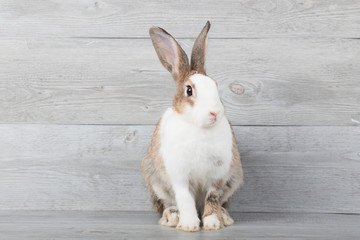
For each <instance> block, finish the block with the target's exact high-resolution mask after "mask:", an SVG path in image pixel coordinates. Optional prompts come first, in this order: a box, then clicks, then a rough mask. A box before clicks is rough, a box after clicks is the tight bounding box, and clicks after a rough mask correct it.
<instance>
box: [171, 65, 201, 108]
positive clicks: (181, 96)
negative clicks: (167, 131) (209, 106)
mask: <svg viewBox="0 0 360 240" xmlns="http://www.w3.org/2000/svg"><path fill="white" fill-rule="evenodd" d="M193 74H195V71H190V72H189V73H188V74H187V75H186V76H185V78H184V79H181V80H180V81H178V82H177V84H176V86H177V90H176V94H175V97H174V100H173V109H174V111H176V112H177V113H179V114H181V113H182V112H183V111H184V109H185V108H186V106H191V107H192V106H194V100H193V98H191V97H187V96H186V95H185V90H186V86H187V85H190V86H191V87H192V89H193V96H194V97H196V87H195V85H194V83H193V82H192V81H191V80H190V77H191V76H192V75H193Z"/></svg>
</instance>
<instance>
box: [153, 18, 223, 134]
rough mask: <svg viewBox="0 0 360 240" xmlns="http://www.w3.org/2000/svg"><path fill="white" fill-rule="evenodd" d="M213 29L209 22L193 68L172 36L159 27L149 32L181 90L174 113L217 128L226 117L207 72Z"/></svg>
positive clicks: (196, 46)
mask: <svg viewBox="0 0 360 240" xmlns="http://www.w3.org/2000/svg"><path fill="white" fill-rule="evenodd" d="M209 29H210V22H207V23H206V25H205V27H204V28H203V30H202V31H201V33H200V34H199V36H198V37H197V39H196V41H195V43H194V46H193V49H192V53H191V63H190V64H189V60H188V57H187V55H186V53H185V52H184V50H183V49H182V48H181V47H180V45H179V44H178V42H177V41H176V40H175V39H174V38H173V37H172V36H171V35H170V34H169V33H167V32H166V31H165V30H164V29H162V28H159V27H152V28H150V31H149V33H150V37H151V40H152V43H153V45H154V48H155V50H156V53H157V55H158V57H159V59H160V62H161V63H162V65H163V66H164V67H165V68H166V69H167V70H168V71H169V72H170V73H171V75H172V77H173V78H174V80H175V83H176V86H177V91H176V94H175V97H174V103H173V109H174V111H176V112H177V113H178V114H179V115H180V116H181V117H182V118H183V119H185V120H186V121H188V122H191V123H194V124H196V125H198V126H200V127H212V126H215V125H216V123H217V122H219V121H220V120H221V119H222V117H223V116H224V106H223V104H222V102H221V100H220V97H219V93H218V88H217V83H216V82H215V81H214V80H213V79H211V78H210V77H208V76H207V75H206V71H205V55H206V45H207V34H208V32H209Z"/></svg>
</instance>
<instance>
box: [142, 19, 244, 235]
mask: <svg viewBox="0 0 360 240" xmlns="http://www.w3.org/2000/svg"><path fill="white" fill-rule="evenodd" d="M206 27H207V29H206ZM206 27H205V28H204V30H203V31H202V33H201V34H200V36H202V39H200V40H202V41H201V42H202V43H204V40H205V38H204V37H206V34H207V31H208V29H209V27H210V24H209V23H208V24H207V25H206ZM205 30H207V31H206V34H205V35H204V31H205ZM151 31H154V33H152V32H151ZM150 34H151V36H152V40H153V44H154V46H155V49H156V50H157V53H158V55H159V58H160V60H161V61H162V63H163V65H164V66H165V67H167V68H168V69H169V71H170V72H171V73H172V74H173V77H174V79H175V81H176V83H177V85H178V92H177V94H176V96H175V98H174V105H173V107H172V108H169V109H168V110H167V111H166V112H165V113H164V114H163V116H162V118H161V119H160V121H159V123H158V125H157V127H156V130H155V132H154V135H153V140H152V143H151V145H150V147H149V150H148V154H147V156H146V157H145V158H144V160H143V162H142V171H143V178H144V180H145V182H146V183H147V187H148V188H149V190H150V192H151V199H152V203H153V207H154V209H155V211H157V212H159V213H162V214H163V217H162V218H161V220H160V223H161V224H162V225H166V226H177V228H179V229H182V230H185V231H197V230H198V229H199V222H200V220H199V218H198V213H200V214H202V219H203V225H204V228H205V229H209V230H210V229H218V228H220V227H222V226H224V225H231V224H232V223H233V220H232V219H231V217H230V215H229V214H228V212H227V211H226V210H225V208H224V207H227V206H228V204H229V201H230V198H231V196H232V195H233V193H234V192H235V190H236V189H237V188H238V187H239V186H240V185H241V184H242V181H243V180H242V179H243V173H242V167H241V161H240V154H239V152H238V148H237V144H236V141H235V137H234V134H233V132H232V128H231V125H230V123H229V121H228V120H227V118H226V117H225V115H224V108H223V105H222V103H221V101H220V98H219V95H218V91H217V84H216V82H215V81H214V80H213V79H211V78H210V77H208V76H206V74H205V70H204V69H203V68H201V63H200V64H197V65H196V66H193V67H194V68H193V69H190V66H188V63H187V57H186V58H185V56H186V55H185V56H183V55H182V54H185V53H182V52H181V51H182V49H181V48H180V46H178V44H177V42H176V41H175V40H174V39H173V38H172V37H171V36H170V35H169V34H168V33H166V32H165V31H164V30H162V29H159V28H153V29H151V30H150ZM200 36H199V38H200ZM199 38H198V40H197V42H199ZM195 46H196V45H195ZM195 46H194V48H195ZM164 49H165V50H164ZM196 50H197V49H195V50H193V55H194V51H195V52H196ZM203 50H204V49H203ZM200 52H201V51H200ZM179 55H180V56H179ZM181 55H182V56H181ZM193 58H196V57H194V56H192V62H193ZM200 62H201V61H200ZM199 66H200V67H199ZM184 91H185V93H184Z"/></svg>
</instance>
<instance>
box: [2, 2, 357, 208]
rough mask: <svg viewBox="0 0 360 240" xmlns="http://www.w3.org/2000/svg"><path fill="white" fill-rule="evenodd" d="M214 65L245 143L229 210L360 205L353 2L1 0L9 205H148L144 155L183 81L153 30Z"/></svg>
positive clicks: (214, 74) (6, 197)
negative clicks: (158, 48) (201, 45)
mask: <svg viewBox="0 0 360 240" xmlns="http://www.w3.org/2000/svg"><path fill="white" fill-rule="evenodd" d="M206 20H211V21H212V28H211V31H210V35H209V38H210V39H209V47H208V58H207V69H208V73H209V75H210V76H211V77H213V78H214V79H215V80H217V81H218V83H219V90H220V94H221V97H222V99H223V101H224V104H225V107H226V111H227V115H228V117H229V119H230V120H231V122H232V123H233V124H234V126H235V127H234V129H235V133H236V137H237V140H238V142H239V149H240V151H241V153H242V159H243V165H244V171H245V185H244V187H243V189H242V190H240V191H239V192H238V193H237V195H236V197H235V198H234V201H233V205H232V211H247V212H269V211H281V212H289V211H293V212H336V213H360V199H359V197H358V196H359V194H360V187H359V186H360V177H359V176H360V175H359V174H358V173H359V171H360V148H359V146H360V127H359V125H360V77H359V76H360V67H359V66H360V41H359V39H360V2H359V1H355V0H349V1H340V0H337V1H336V0H329V1H322V0H281V1H275V0H274V1H261V0H260V1H221V2H219V1H210V0H203V1H197V2H196V3H191V4H189V3H186V2H185V1H167V2H164V1H160V0H152V1H145V2H144V1H142V2H134V1H123V0H121V1H115V0H105V1H94V0H83V1H71V0H65V1H64V0H61V1H60V0H49V1H42V0H34V1H31V2H29V1H26V0H19V1H11V0H5V1H1V2H0V23H1V25H0V36H1V37H0V53H1V54H0V132H1V135H0V192H1V194H0V210H7V209H10V210H21V209H23V210H30V209H31V210H36V209H44V210H149V209H150V205H149V203H148V194H147V192H146V190H145V188H144V185H143V183H142V179H141V176H140V162H141V159H142V157H143V156H144V154H145V152H146V148H147V146H148V144H149V142H150V139H151V134H152V131H153V130H154V124H155V123H156V121H157V120H158V119H159V117H160V115H161V113H162V112H163V111H164V110H165V109H166V108H167V107H169V106H170V105H171V101H172V96H173V94H174V90H175V87H174V84H173V82H172V80H171V77H170V75H169V73H167V72H166V71H165V70H164V69H163V67H162V66H161V65H160V63H159V62H158V60H157V57H156V54H155V51H154V50H153V48H152V45H151V41H150V39H149V37H148V28H149V27H150V26H151V25H158V26H162V27H163V28H165V29H166V30H168V31H169V32H170V33H172V34H173V35H174V36H175V37H177V38H179V42H180V44H181V45H182V46H183V48H184V49H185V51H187V52H188V53H189V52H190V50H191V47H192V43H193V41H194V38H195V37H196V36H197V34H198V32H199V31H200V30H201V28H202V27H203V25H204V24H205V22H206Z"/></svg>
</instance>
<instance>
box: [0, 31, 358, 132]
mask: <svg viewBox="0 0 360 240" xmlns="http://www.w3.org/2000/svg"><path fill="white" fill-rule="evenodd" d="M180 43H181V44H182V46H183V47H184V48H185V50H186V51H187V52H188V53H189V52H190V50H191V47H192V44H193V41H192V40H186V39H185V40H181V41H180ZM0 52H1V55H0V68H1V72H0V123H61V124H155V123H156V122H157V121H158V119H159V118H160V116H161V114H162V113H163V112H164V111H165V109H166V108H167V107H169V106H171V104H172V98H173V95H174V93H175V89H174V88H175V86H174V85H175V84H174V83H173V80H172V79H171V77H170V74H169V73H168V72H167V71H166V70H165V69H163V67H162V66H161V64H160V63H159V61H158V59H157V57H156V54H155V51H154V49H153V47H152V46H151V41H150V40H149V39H121V40H107V39H60V38H58V39H46V40H31V39H28V40H0ZM357 66H360V41H358V40H355V39H353V40H350V39H347V40H344V39H342V40H341V39H338V40H334V39H256V40H254V39H227V40H224V39H212V40H210V41H209V48H208V57H207V72H208V74H209V75H210V76H211V77H213V78H214V79H216V80H217V81H218V83H219V91H220V95H221V97H222V99H223V101H224V104H225V107H226V111H227V115H228V117H229V119H230V121H231V122H232V123H233V124H234V125H359V124H360V94H359V92H360V85H359V76H360V68H359V67H357Z"/></svg>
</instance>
